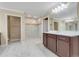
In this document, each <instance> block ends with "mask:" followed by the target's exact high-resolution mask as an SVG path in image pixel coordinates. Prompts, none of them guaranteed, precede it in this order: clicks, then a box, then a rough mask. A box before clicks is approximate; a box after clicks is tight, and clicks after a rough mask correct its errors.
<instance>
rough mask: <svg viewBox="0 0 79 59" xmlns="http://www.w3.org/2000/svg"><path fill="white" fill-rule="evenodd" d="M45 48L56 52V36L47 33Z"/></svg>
mask: <svg viewBox="0 0 79 59" xmlns="http://www.w3.org/2000/svg"><path fill="white" fill-rule="evenodd" d="M47 48H48V49H50V50H51V51H53V52H56V36H55V35H51V34H48V35H47Z"/></svg>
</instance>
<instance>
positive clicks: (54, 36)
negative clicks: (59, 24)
mask: <svg viewBox="0 0 79 59" xmlns="http://www.w3.org/2000/svg"><path fill="white" fill-rule="evenodd" d="M47 37H50V38H55V39H56V35H54V34H48V35H47Z"/></svg>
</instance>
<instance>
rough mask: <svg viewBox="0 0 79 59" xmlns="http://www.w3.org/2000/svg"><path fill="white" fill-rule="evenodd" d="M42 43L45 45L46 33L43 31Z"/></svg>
mask: <svg viewBox="0 0 79 59" xmlns="http://www.w3.org/2000/svg"><path fill="white" fill-rule="evenodd" d="M43 44H44V46H46V34H45V33H44V34H43Z"/></svg>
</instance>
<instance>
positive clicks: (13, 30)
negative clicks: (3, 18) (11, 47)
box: [7, 15, 21, 43]
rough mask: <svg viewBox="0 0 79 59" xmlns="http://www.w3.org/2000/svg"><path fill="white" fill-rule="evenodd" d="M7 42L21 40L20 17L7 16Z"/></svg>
mask: <svg viewBox="0 0 79 59" xmlns="http://www.w3.org/2000/svg"><path fill="white" fill-rule="evenodd" d="M7 22H8V23H7V25H8V42H9V43H13V42H17V41H20V40H21V17H17V16H9V15H8V16H7Z"/></svg>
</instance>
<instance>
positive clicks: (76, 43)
mask: <svg viewBox="0 0 79 59" xmlns="http://www.w3.org/2000/svg"><path fill="white" fill-rule="evenodd" d="M43 44H44V46H45V47H46V48H48V49H49V50H51V51H52V52H54V53H55V54H57V55H58V56H61V57H77V56H79V32H72V31H71V32H67V31H65V32H54V31H53V32H45V33H43Z"/></svg>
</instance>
